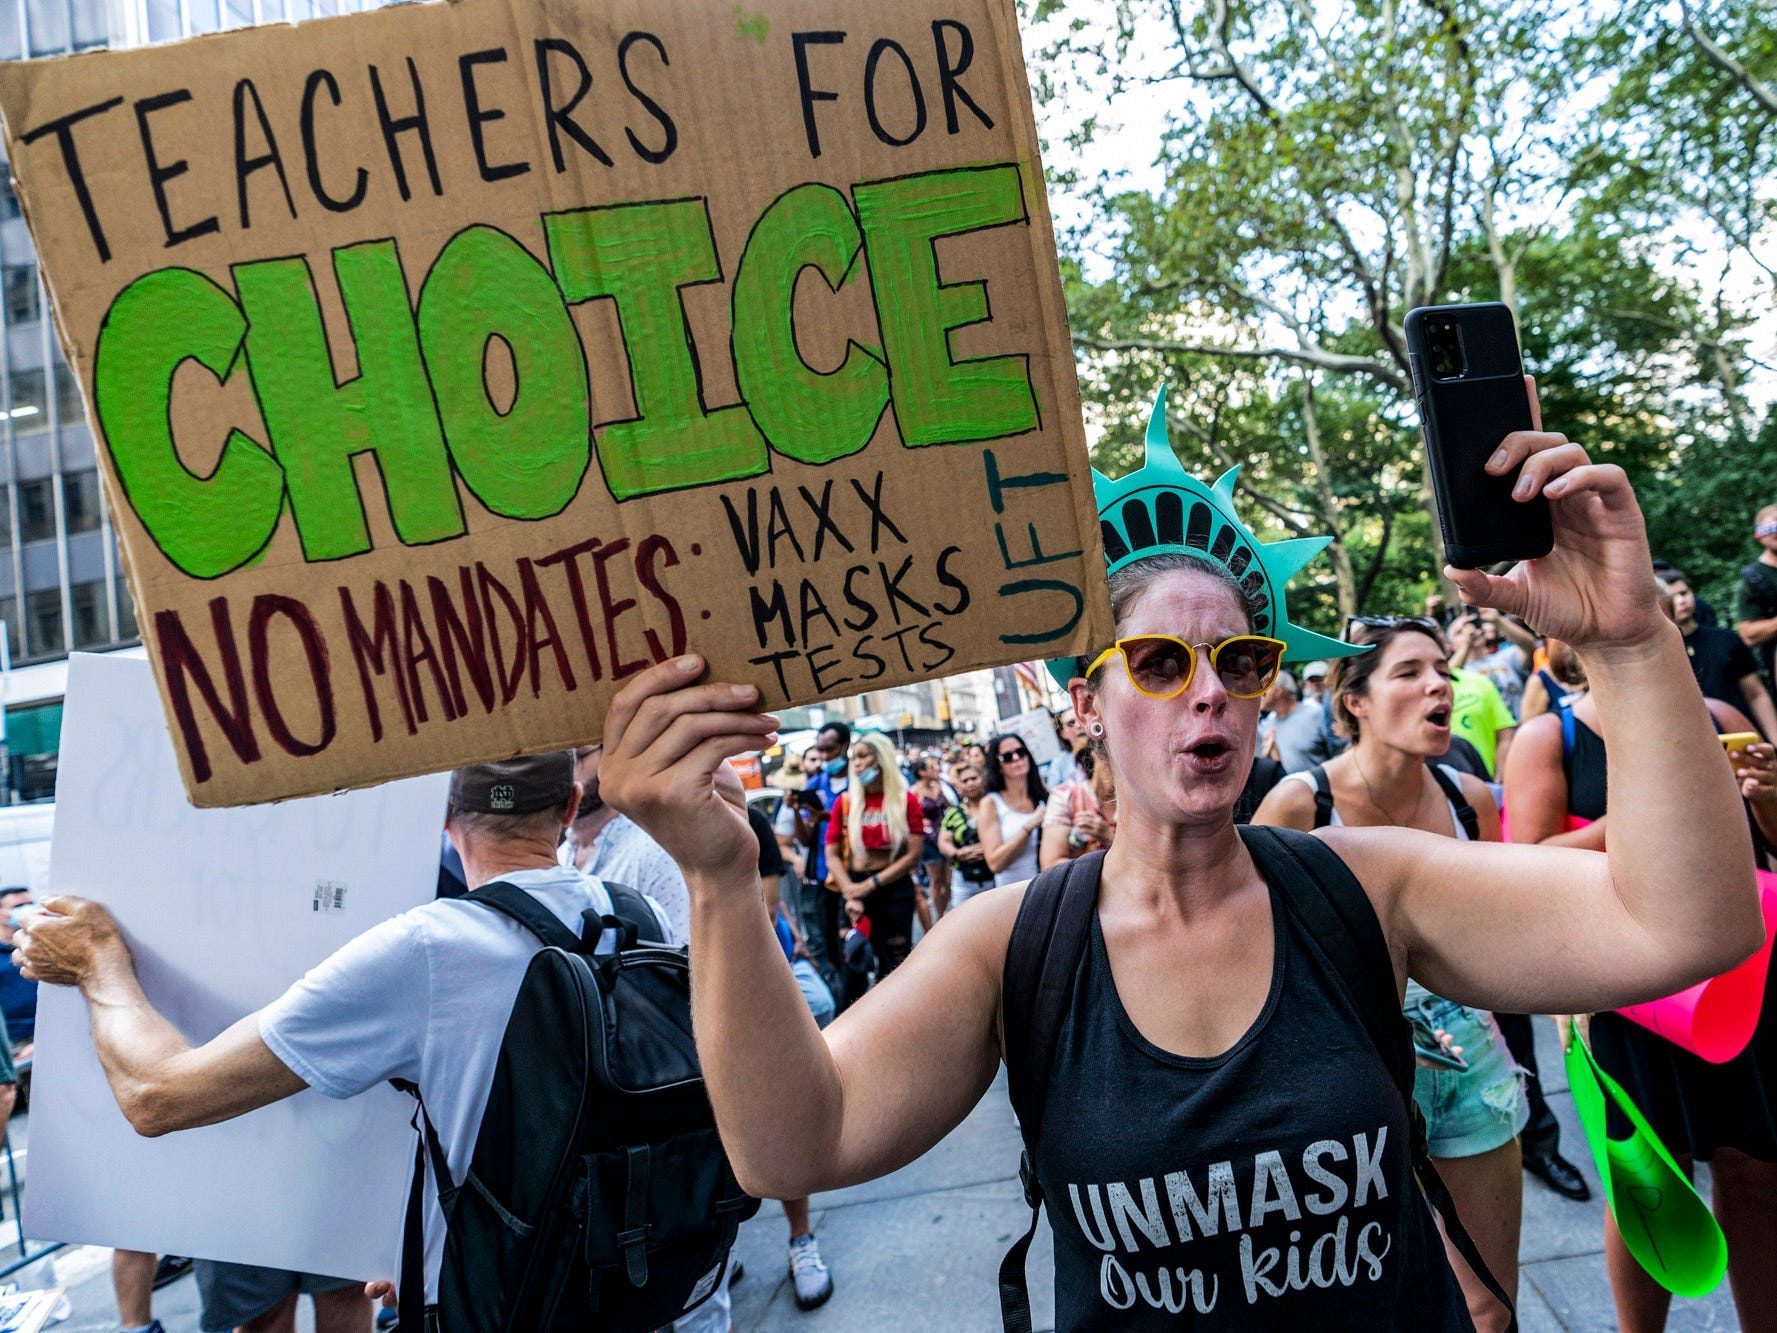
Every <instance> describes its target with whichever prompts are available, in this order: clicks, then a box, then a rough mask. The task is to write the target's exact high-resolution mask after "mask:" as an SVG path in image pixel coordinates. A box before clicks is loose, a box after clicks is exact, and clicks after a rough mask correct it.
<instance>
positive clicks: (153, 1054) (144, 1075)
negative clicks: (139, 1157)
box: [80, 960, 191, 1133]
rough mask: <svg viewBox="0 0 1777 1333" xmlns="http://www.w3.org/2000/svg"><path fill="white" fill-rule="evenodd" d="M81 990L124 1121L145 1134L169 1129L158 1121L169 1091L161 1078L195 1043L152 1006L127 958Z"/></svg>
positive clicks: (108, 966)
mask: <svg viewBox="0 0 1777 1333" xmlns="http://www.w3.org/2000/svg"><path fill="white" fill-rule="evenodd" d="M80 990H81V993H82V994H83V995H84V996H85V997H86V1005H87V1012H88V1013H89V1014H90V1015H91V1021H92V1033H93V1047H94V1049H95V1050H96V1051H97V1052H98V1056H99V1064H100V1065H101V1066H102V1067H103V1068H104V1070H105V1078H106V1080H107V1081H108V1082H109V1083H110V1084H111V1092H112V1094H113V1095H114V1096H115V1097H116V1098H117V1105H118V1107H119V1108H120V1109H121V1110H122V1111H123V1114H124V1117H125V1118H126V1119H127V1120H128V1121H129V1122H130V1124H131V1125H133V1126H135V1128H136V1129H137V1130H138V1132H141V1133H162V1132H164V1131H165V1130H166V1129H167V1128H171V1127H172V1126H169V1125H165V1124H162V1123H161V1121H160V1118H161V1116H162V1115H163V1114H164V1111H165V1107H164V1101H165V1097H164V1092H165V1089H164V1087H163V1086H162V1080H161V1078H160V1077H159V1075H160V1072H161V1071H162V1070H163V1069H164V1068H165V1067H166V1065H167V1064H168V1062H169V1061H171V1060H173V1059H175V1058H176V1057H178V1056H179V1055H181V1054H183V1053H184V1052H187V1051H189V1050H190V1049H191V1043H190V1042H188V1041H186V1040H185V1038H184V1037H183V1036H182V1035H180V1032H179V1029H178V1028H176V1027H174V1026H173V1025H172V1024H171V1023H169V1022H167V1020H166V1019H165V1018H163V1017H162V1016H161V1014H160V1013H159V1011H158V1010H156V1009H155V1008H154V1006H153V1005H151V1004H150V1003H149V1002H148V997H147V996H146V995H145V994H143V992H142V985H141V983H140V982H139V981H137V980H136V972H135V969H134V968H133V967H132V966H131V965H130V964H129V962H128V961H127V960H125V961H122V962H113V963H106V964H104V965H103V966H101V967H100V968H99V969H98V970H97V971H95V973H94V975H93V976H92V978H91V979H89V980H88V981H87V982H85V983H84V984H82V986H81V988H80Z"/></svg>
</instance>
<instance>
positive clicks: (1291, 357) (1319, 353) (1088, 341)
mask: <svg viewBox="0 0 1777 1333" xmlns="http://www.w3.org/2000/svg"><path fill="white" fill-rule="evenodd" d="M1073 342H1074V346H1076V347H1083V348H1086V349H1087V350H1088V351H1093V352H1159V353H1162V354H1164V355H1168V356H1216V357H1226V358H1228V359H1229V360H1233V361H1286V362H1288V363H1289V364H1291V365H1297V366H1309V367H1312V368H1313V369H1315V370H1325V371H1329V372H1331V373H1332V374H1336V375H1367V376H1369V377H1370V378H1371V379H1374V380H1376V381H1378V382H1379V383H1382V384H1386V385H1388V387H1389V388H1391V389H1395V390H1398V391H1399V392H1401V393H1405V392H1406V391H1407V388H1408V384H1407V377H1406V376H1405V375H1402V374H1401V373H1400V372H1399V371H1397V370H1394V369H1392V368H1390V367H1389V366H1386V365H1383V364H1382V363H1380V362H1377V361H1372V360H1370V359H1369V358H1368V357H1365V356H1349V355H1346V354H1344V353H1341V352H1327V351H1323V350H1321V349H1319V348H1314V347H1221V346H1217V345H1215V344H1213V343H1184V342H1171V341H1168V340H1166V339H1161V338H1095V337H1093V336H1091V335H1090V334H1085V333H1076V334H1074V335H1073Z"/></svg>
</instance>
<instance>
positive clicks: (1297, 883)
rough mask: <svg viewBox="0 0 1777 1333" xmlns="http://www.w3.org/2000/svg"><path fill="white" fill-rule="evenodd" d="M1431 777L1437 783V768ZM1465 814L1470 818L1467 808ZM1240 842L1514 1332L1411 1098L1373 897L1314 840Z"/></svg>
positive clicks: (1406, 1043)
mask: <svg viewBox="0 0 1777 1333" xmlns="http://www.w3.org/2000/svg"><path fill="white" fill-rule="evenodd" d="M1433 773H1434V776H1439V777H1440V778H1441V777H1442V775H1440V774H1437V771H1436V770H1435V769H1434V770H1433ZM1445 781H1447V779H1445ZM1446 791H1448V789H1447V788H1446ZM1469 813H1470V816H1471V817H1473V813H1474V812H1473V810H1472V809H1471V810H1470V812H1469ZM1240 836H1241V838H1242V839H1243V840H1244V841H1245V843H1246V849H1247V851H1248V852H1250V853H1251V854H1252V858H1253V860H1254V861H1255V862H1257V863H1258V866H1259V870H1260V872H1261V873H1262V874H1263V875H1264V876H1265V878H1266V879H1268V880H1269V881H1271V883H1273V884H1275V885H1277V886H1278V895H1277V896H1278V897H1279V898H1281V899H1282V900H1283V904H1284V909H1285V910H1286V911H1287V912H1289V913H1290V915H1291V916H1293V917H1294V918H1295V919H1296V923H1297V925H1298V926H1300V927H1301V929H1302V931H1303V933H1304V934H1305V935H1306V936H1307V938H1308V939H1310V940H1312V941H1313V942H1314V943H1315V944H1316V945H1317V946H1318V947H1319V948H1320V950H1321V952H1322V953H1324V954H1325V955H1326V958H1327V961H1328V962H1330V963H1331V964H1332V965H1333V968H1334V970H1335V971H1336V972H1337V973H1338V975H1339V977H1340V978H1341V979H1342V980H1343V982H1344V984H1345V989H1346V990H1347V991H1349V992H1350V994H1351V998H1352V999H1353V1000H1354V1001H1355V1002H1356V1004H1357V1010H1358V1015H1359V1017H1361V1018H1362V1020H1363V1024H1364V1028H1365V1029H1366V1030H1367V1031H1368V1032H1369V1034H1370V1040H1371V1041H1372V1042H1373V1043H1375V1046H1376V1050H1377V1051H1378V1052H1379V1053H1380V1054H1381V1056H1382V1062H1383V1064H1385V1065H1386V1066H1387V1067H1388V1071H1389V1073H1390V1074H1391V1075H1392V1076H1393V1078H1394V1081H1395V1086H1396V1087H1397V1088H1399V1089H1400V1092H1401V1096H1402V1098H1403V1099H1404V1100H1405V1101H1406V1104H1407V1117H1408V1121H1409V1123H1410V1124H1411V1125H1412V1127H1413V1128H1412V1150H1411V1151H1412V1162H1413V1175H1414V1177H1415V1178H1416V1179H1417V1180H1418V1182H1419V1188H1420V1189H1421V1190H1422V1191H1424V1193H1425V1198H1426V1202H1428V1203H1429V1204H1430V1205H1431V1206H1432V1208H1434V1209H1435V1210H1436V1211H1437V1213H1438V1215H1439V1216H1440V1217H1442V1218H1443V1219H1444V1230H1445V1232H1446V1234H1448V1236H1449V1237H1450V1241H1451V1243H1452V1244H1453V1245H1455V1246H1456V1251H1457V1253H1458V1254H1460V1255H1461V1256H1462V1257H1463V1260H1464V1261H1465V1262H1466V1263H1467V1264H1468V1266H1469V1267H1470V1268H1471V1269H1473V1270H1474V1273H1475V1276H1477V1277H1478V1278H1480V1279H1481V1282H1482V1285H1484V1286H1485V1287H1486V1288H1487V1290H1488V1291H1489V1292H1490V1293H1492V1295H1493V1297H1494V1299H1495V1300H1497V1301H1498V1302H1499V1303H1500V1304H1501V1305H1503V1306H1505V1308H1506V1310H1507V1311H1508V1313H1509V1315H1510V1322H1509V1323H1508V1324H1507V1330H1508V1333H1517V1328H1518V1312H1517V1310H1516V1308H1515V1307H1514V1306H1513V1305H1512V1302H1511V1299H1510V1298H1509V1297H1508V1296H1507V1295H1506V1293H1505V1289H1504V1288H1503V1287H1501V1286H1500V1285H1499V1282H1498V1280H1497V1279H1495V1278H1494V1276H1493V1274H1492V1273H1491V1272H1490V1271H1489V1270H1488V1268H1487V1261H1486V1260H1484V1259H1483V1258H1481V1252H1480V1250H1479V1249H1477V1248H1476V1246H1475V1242H1474V1240H1473V1239H1472V1238H1471V1237H1470V1236H1469V1234H1468V1229H1467V1228H1466V1227H1464V1226H1463V1225H1462V1219H1461V1218H1460V1217H1458V1216H1457V1215H1456V1204H1455V1201H1454V1200H1452V1199H1451V1197H1450V1191H1449V1189H1448V1188H1447V1187H1446V1186H1445V1184H1444V1181H1443V1178H1442V1177H1441V1176H1439V1175H1438V1169H1437V1167H1436V1166H1434V1165H1433V1164H1432V1160H1431V1155H1430V1153H1429V1151H1428V1150H1427V1144H1426V1137H1425V1117H1424V1116H1423V1115H1421V1113H1420V1110H1419V1104H1418V1103H1417V1102H1415V1101H1414V1100H1413V1081H1414V1074H1415V1071H1416V1069H1417V1062H1416V1061H1415V1059H1414V1057H1413V1036H1412V1033H1411V1031H1410V1030H1409V1028H1408V1027H1407V1022H1406V1020H1405V1019H1404V1018H1402V1016H1401V1001H1400V995H1399V993H1398V992H1397V991H1396V990H1395V981H1394V961H1393V959H1392V957H1391V956H1390V954H1389V952H1388V940H1387V938H1386V937H1385V936H1384V935H1383V933H1382V923H1381V922H1380V921H1378V920H1377V919H1376V909H1375V907H1374V906H1373V905H1372V904H1371V902H1370V896H1369V895H1368V894H1367V893H1365V892H1364V887H1363V885H1361V884H1359V883H1358V881H1357V876H1355V875H1353V874H1352V873H1351V870H1350V868H1349V867H1348V866H1347V865H1346V864H1345V862H1343V861H1341V860H1340V859H1339V857H1338V856H1337V855H1336V854H1335V853H1334V852H1333V850H1332V849H1331V848H1330V847H1328V846H1327V845H1326V844H1325V843H1324V842H1322V841H1321V840H1320V839H1319V838H1317V837H1315V836H1313V835H1312V834H1309V833H1303V832H1301V831H1299V830H1297V829H1281V828H1267V827H1259V826H1255V825H1250V824H1249V825H1242V826H1241V828H1240ZM1285 886H1288V887H1287V888H1286V887H1285Z"/></svg>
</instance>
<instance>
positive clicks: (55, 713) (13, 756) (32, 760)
mask: <svg viewBox="0 0 1777 1333" xmlns="http://www.w3.org/2000/svg"><path fill="white" fill-rule="evenodd" d="M61 749H62V705H61V704H59V703H53V704H37V705H34V706H33V707H30V708H10V709H8V710H7V712H6V750H7V755H8V762H9V766H10V767H11V770H12V785H13V787H14V788H15V789H17V791H18V794H19V799H21V800H25V801H48V800H53V799H54V798H55V794H56V758H57V756H58V755H59V754H60V753H61Z"/></svg>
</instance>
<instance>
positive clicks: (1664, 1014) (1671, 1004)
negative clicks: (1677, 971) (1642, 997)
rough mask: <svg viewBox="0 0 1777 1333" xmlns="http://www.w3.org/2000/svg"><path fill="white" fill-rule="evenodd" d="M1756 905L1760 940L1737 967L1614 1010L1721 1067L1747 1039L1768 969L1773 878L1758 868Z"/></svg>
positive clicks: (1774, 924) (1776, 894)
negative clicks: (1762, 924) (1760, 923)
mask: <svg viewBox="0 0 1777 1333" xmlns="http://www.w3.org/2000/svg"><path fill="white" fill-rule="evenodd" d="M1756 873H1757V875H1758V887H1759V907H1760V908H1761V909H1762V910H1763V912H1764V914H1765V942H1764V944H1762V945H1761V946H1759V949H1758V952H1757V953H1755V954H1753V955H1752V957H1750V958H1748V959H1747V960H1746V961H1745V962H1744V963H1741V964H1740V966H1738V967H1736V968H1734V969H1732V970H1731V971H1728V972H1723V973H1722V974H1721V975H1720V976H1719V977H1711V978H1710V979H1709V980H1708V981H1705V982H1703V983H1702V984H1700V985H1696V986H1692V987H1691V988H1690V989H1689V990H1681V991H1679V992H1678V994H1676V995H1668V996H1667V997H1666V998H1665V999H1663V1000H1649V1001H1648V1002H1647V1003H1646V1004H1632V1005H1630V1006H1629V1007H1628V1008H1626V1009H1619V1010H1617V1012H1618V1013H1619V1014H1621V1015H1622V1016H1623V1017H1624V1018H1632V1019H1634V1020H1635V1021H1636V1022H1637V1023H1639V1024H1641V1026H1642V1027H1644V1028H1646V1029H1647V1030H1648V1031H1649V1032H1654V1033H1658V1034H1659V1035H1660V1036H1662V1037H1664V1038H1666V1040H1667V1041H1669V1042H1671V1043H1673V1044H1674V1045H1675V1046H1682V1047H1684V1049H1685V1050H1687V1051H1690V1052H1692V1053H1693V1054H1695V1055H1700V1056H1702V1057H1703V1058H1704V1059H1705V1060H1707V1061H1709V1062H1710V1063H1711V1064H1717V1065H1719V1064H1726V1063H1727V1062H1728V1061H1729V1060H1732V1059H1733V1058H1734V1057H1735V1056H1736V1055H1738V1054H1740V1052H1741V1051H1743V1050H1745V1049H1746V1043H1747V1042H1749V1041H1751V1040H1752V1033H1753V1030H1754V1029H1755V1028H1757V1027H1758V1020H1759V1011H1760V1009H1761V1008H1762V1006H1763V1004H1764V1000H1765V976H1766V974H1767V973H1768V972H1769V971H1770V969H1771V940H1772V936H1773V934H1774V933H1777V875H1773V874H1770V873H1769V872H1767V871H1764V870H1760V871H1758V872H1756Z"/></svg>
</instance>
